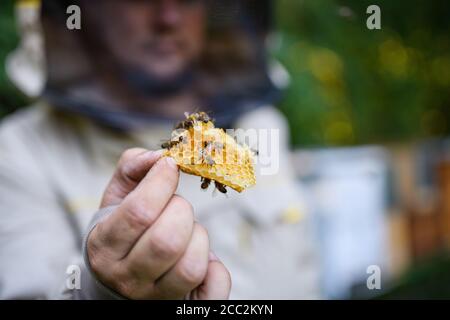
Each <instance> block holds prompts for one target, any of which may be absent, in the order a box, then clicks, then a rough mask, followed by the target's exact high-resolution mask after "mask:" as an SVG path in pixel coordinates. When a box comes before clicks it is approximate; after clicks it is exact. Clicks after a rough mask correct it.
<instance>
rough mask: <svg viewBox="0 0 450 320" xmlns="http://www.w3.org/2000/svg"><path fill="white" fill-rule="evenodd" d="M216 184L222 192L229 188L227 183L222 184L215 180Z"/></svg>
mask: <svg viewBox="0 0 450 320" xmlns="http://www.w3.org/2000/svg"><path fill="white" fill-rule="evenodd" d="M214 185H215V186H216V189H217V190H219V191H220V192H222V193H224V194H225V193H227V188H226V187H225V185H223V184H221V183H220V182H217V181H214Z"/></svg>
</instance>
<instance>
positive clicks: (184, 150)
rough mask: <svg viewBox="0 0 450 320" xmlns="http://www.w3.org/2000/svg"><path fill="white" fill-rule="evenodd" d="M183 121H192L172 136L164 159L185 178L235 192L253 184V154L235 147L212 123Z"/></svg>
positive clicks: (229, 137) (254, 181) (240, 146)
mask: <svg viewBox="0 0 450 320" xmlns="http://www.w3.org/2000/svg"><path fill="white" fill-rule="evenodd" d="M186 117H187V119H193V121H192V122H191V123H190V126H189V127H188V128H187V129H176V130H174V131H173V132H172V138H171V140H170V143H169V146H168V149H167V150H166V152H165V153H164V156H169V157H172V158H173V159H175V161H176V162H177V164H178V165H179V167H180V170H181V171H183V172H185V173H187V174H192V175H196V176H200V177H203V178H204V179H209V180H211V181H216V182H218V183H220V184H222V185H224V186H228V187H230V188H232V189H234V190H236V191H237V192H242V191H243V190H245V189H247V188H249V187H251V186H253V185H255V184H256V178H255V173H254V166H253V163H254V159H253V157H254V154H253V151H252V150H250V149H249V148H248V147H247V146H245V145H240V144H238V143H237V142H236V141H235V139H234V138H233V137H231V136H230V135H228V134H227V133H226V132H225V131H224V130H223V129H219V128H215V126H214V123H213V122H212V121H211V120H208V121H199V120H195V117H194V116H193V115H191V116H189V115H187V116H186Z"/></svg>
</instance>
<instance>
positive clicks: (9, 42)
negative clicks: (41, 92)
mask: <svg viewBox="0 0 450 320" xmlns="http://www.w3.org/2000/svg"><path fill="white" fill-rule="evenodd" d="M17 43H18V36H17V33H16V28H15V23H14V3H13V1H11V0H6V1H1V2H0V118H1V117H2V116H4V115H5V114H7V113H10V112H12V111H13V110H15V109H16V108H18V107H20V106H23V105H25V104H26V103H27V100H26V99H25V97H24V96H23V95H22V94H21V93H20V92H19V91H18V90H17V89H16V88H15V87H14V86H13V84H12V83H11V82H10V81H9V80H8V77H7V76H6V72H5V67H4V61H5V58H6V56H7V55H8V54H9V53H10V52H11V51H12V50H13V49H14V48H15V47H16V46H17Z"/></svg>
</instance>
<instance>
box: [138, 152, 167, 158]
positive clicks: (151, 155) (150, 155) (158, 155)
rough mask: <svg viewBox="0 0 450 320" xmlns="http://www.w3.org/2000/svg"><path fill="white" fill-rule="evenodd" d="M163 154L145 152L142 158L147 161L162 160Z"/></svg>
mask: <svg viewBox="0 0 450 320" xmlns="http://www.w3.org/2000/svg"><path fill="white" fill-rule="evenodd" d="M161 155H162V153H159V151H147V152H144V153H143V154H142V155H141V157H143V158H145V159H158V158H160V157H161Z"/></svg>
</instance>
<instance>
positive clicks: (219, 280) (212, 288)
mask: <svg viewBox="0 0 450 320" xmlns="http://www.w3.org/2000/svg"><path fill="white" fill-rule="evenodd" d="M230 291H231V276H230V273H229V272H228V270H227V268H225V266H224V265H223V263H222V262H220V261H219V260H215V259H213V260H210V261H209V263H208V271H207V273H206V277H205V279H204V281H203V283H202V284H201V285H200V286H199V287H198V288H197V289H195V290H194V291H193V292H192V293H191V295H190V298H191V299H193V300H226V299H228V298H229V296H230Z"/></svg>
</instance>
